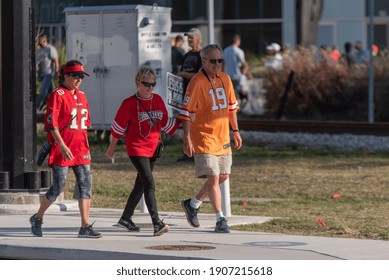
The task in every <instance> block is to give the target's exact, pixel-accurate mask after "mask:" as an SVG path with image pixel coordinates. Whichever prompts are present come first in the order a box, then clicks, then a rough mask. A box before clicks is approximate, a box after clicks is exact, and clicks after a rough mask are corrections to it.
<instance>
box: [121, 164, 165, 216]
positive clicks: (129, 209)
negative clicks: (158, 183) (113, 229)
mask: <svg viewBox="0 0 389 280" xmlns="http://www.w3.org/2000/svg"><path fill="white" fill-rule="evenodd" d="M130 160H131V162H132V163H133V164H134V166H135V168H136V170H137V171H138V174H137V175H136V179H135V185H134V188H133V189H132V191H131V193H130V196H129V197H128V200H127V204H126V207H125V208H124V211H123V215H122V218H123V219H125V220H128V219H129V218H131V217H132V216H133V215H134V211H135V208H136V206H137V205H138V203H139V200H140V199H141V198H142V194H143V193H144V195H145V202H146V205H147V209H148V210H149V214H150V217H151V221H152V222H153V224H155V223H156V222H157V221H158V220H159V215H158V210H157V209H158V208H157V200H156V198H155V182H154V177H153V173H152V172H153V169H154V165H155V162H156V158H148V157H130Z"/></svg>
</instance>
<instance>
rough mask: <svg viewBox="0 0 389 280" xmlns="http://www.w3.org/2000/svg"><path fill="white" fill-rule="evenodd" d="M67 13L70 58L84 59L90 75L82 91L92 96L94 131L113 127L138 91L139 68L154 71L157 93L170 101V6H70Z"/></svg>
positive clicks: (91, 107) (84, 82)
mask: <svg viewBox="0 0 389 280" xmlns="http://www.w3.org/2000/svg"><path fill="white" fill-rule="evenodd" d="M64 12H65V14H66V59H67V60H71V59H77V60H79V61H81V62H82V63H83V64H84V66H85V71H86V72H87V73H88V74H90V77H86V78H85V79H84V81H83V82H82V84H81V89H82V90H83V91H85V93H86V94H87V96H88V101H89V106H90V109H91V120H92V128H93V129H97V130H109V129H110V127H111V123H112V121H113V119H114V117H115V114H116V112H117V110H118V108H119V106H120V104H121V102H122V101H123V99H125V98H127V97H129V96H130V95H132V94H134V93H135V92H136V90H137V89H136V85H135V75H136V72H137V70H138V68H139V66H140V65H143V64H147V65H150V66H151V67H153V68H154V69H155V70H156V72H157V85H156V87H155V88H154V92H155V93H158V94H159V95H161V97H162V98H163V99H164V100H165V103H166V73H167V72H170V71H171V46H170V30H171V25H172V24H171V8H167V7H158V6H157V5H153V6H146V5H123V6H122V5H120V6H89V7H69V8H65V10H64ZM168 110H169V113H171V109H170V108H168Z"/></svg>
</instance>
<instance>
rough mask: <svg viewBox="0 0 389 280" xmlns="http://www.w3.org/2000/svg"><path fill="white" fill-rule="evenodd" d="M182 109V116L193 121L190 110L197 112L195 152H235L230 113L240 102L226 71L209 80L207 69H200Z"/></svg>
mask: <svg viewBox="0 0 389 280" xmlns="http://www.w3.org/2000/svg"><path fill="white" fill-rule="evenodd" d="M181 109H182V110H181V114H180V119H182V120H186V121H191V118H190V114H191V113H194V114H195V120H194V121H193V122H192V124H191V126H190V137H191V140H192V144H193V148H194V151H195V154H213V155H223V154H226V153H228V152H231V144H230V133H229V114H230V113H232V112H234V111H236V110H237V109H238V102H237V101H236V97H235V93H234V88H233V85H232V82H231V79H230V77H229V76H228V75H227V74H226V73H224V72H219V73H217V74H216V77H215V79H211V80H209V79H208V78H207V76H206V74H205V71H199V72H198V73H197V74H196V75H195V76H194V77H193V78H192V80H191V81H190V83H189V85H188V89H187V91H186V94H185V97H184V102H183V105H182V108H181Z"/></svg>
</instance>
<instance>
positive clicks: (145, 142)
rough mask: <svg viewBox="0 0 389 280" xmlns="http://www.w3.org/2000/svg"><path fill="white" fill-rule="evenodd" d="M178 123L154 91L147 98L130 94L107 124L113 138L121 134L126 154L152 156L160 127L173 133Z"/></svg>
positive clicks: (170, 133)
mask: <svg viewBox="0 0 389 280" xmlns="http://www.w3.org/2000/svg"><path fill="white" fill-rule="evenodd" d="M150 116H151V118H152V119H153V120H150ZM179 125H180V122H179V121H178V120H176V119H175V118H171V117H169V116H168V113H167V110H166V106H165V103H164V102H163V100H162V98H161V97H160V96H159V95H158V94H155V93H153V95H152V98H151V99H144V98H141V97H138V96H137V95H136V94H134V95H132V96H130V97H128V98H127V99H125V100H124V101H123V102H122V104H121V105H120V107H119V110H118V111H117V113H116V116H115V119H114V121H113V123H112V125H111V134H112V136H114V137H115V138H121V137H122V136H123V135H125V137H126V149H127V154H128V156H143V157H152V156H153V155H154V152H155V149H156V148H157V145H158V142H159V138H160V134H161V129H162V130H164V131H165V132H166V133H168V134H169V135H173V134H174V132H175V131H176V129H177V128H178V126H179Z"/></svg>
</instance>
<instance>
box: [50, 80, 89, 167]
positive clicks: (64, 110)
mask: <svg viewBox="0 0 389 280" xmlns="http://www.w3.org/2000/svg"><path fill="white" fill-rule="evenodd" d="M90 126H91V121H90V114H89V104H88V100H87V98H86V95H85V94H84V92H82V91H81V90H77V89H76V91H75V93H74V94H73V93H72V91H70V90H69V89H67V88H66V87H64V86H59V87H58V88H56V89H55V90H54V91H53V92H52V93H51V94H50V96H49V100H48V102H47V109H46V119H45V130H46V131H48V133H47V138H48V140H49V141H53V139H54V138H53V136H52V134H51V132H50V131H51V130H53V129H54V127H58V129H59V130H60V134H61V137H62V139H63V141H64V143H65V144H66V146H68V147H69V149H70V151H71V152H72V154H73V156H74V159H73V160H67V159H65V158H64V157H63V156H62V154H61V150H60V148H59V145H58V143H57V142H56V141H54V143H53V145H52V148H51V151H50V155H49V162H48V164H49V166H51V165H52V164H55V165H59V166H75V165H81V164H90V159H91V158H90V149H89V143H88V135H87V129H88V128H89V127H90Z"/></svg>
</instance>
